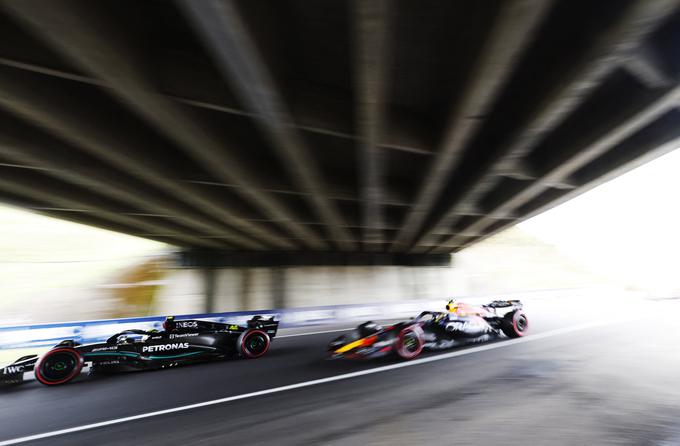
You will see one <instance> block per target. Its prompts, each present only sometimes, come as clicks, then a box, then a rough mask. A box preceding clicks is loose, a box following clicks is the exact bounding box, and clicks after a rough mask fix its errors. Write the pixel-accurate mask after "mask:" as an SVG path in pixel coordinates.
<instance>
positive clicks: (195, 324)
mask: <svg viewBox="0 0 680 446" xmlns="http://www.w3.org/2000/svg"><path fill="white" fill-rule="evenodd" d="M176 326H177V327H179V328H198V322H196V321H185V322H177V325H176Z"/></svg>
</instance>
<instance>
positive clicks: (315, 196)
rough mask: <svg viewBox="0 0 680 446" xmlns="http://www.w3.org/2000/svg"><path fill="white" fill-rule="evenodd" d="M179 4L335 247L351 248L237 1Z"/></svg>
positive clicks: (216, 0)
mask: <svg viewBox="0 0 680 446" xmlns="http://www.w3.org/2000/svg"><path fill="white" fill-rule="evenodd" d="M180 5H182V7H183V8H184V10H185V11H186V12H187V14H188V16H189V17H190V19H191V22H192V23H193V24H194V26H195V28H196V30H197V32H198V33H199V35H200V36H201V37H202V38H203V40H204V42H205V44H206V46H207V48H208V50H209V51H210V53H211V54H212V55H213V58H214V59H215V61H216V62H217V66H218V67H219V69H220V71H221V72H222V75H223V76H224V77H225V79H226V80H227V81H228V82H229V83H230V84H231V85H232V86H233V87H234V89H235V91H236V93H237V95H238V96H239V98H240V100H241V102H242V103H243V104H245V106H246V108H247V109H248V111H250V112H251V113H252V114H253V116H254V117H255V119H256V122H257V124H258V125H259V126H260V128H261V129H262V131H263V133H264V135H265V137H266V139H267V140H268V141H269V143H270V145H271V146H272V147H274V149H275V150H276V152H277V153H278V155H279V157H280V159H281V161H282V162H283V164H284V166H285V168H286V169H287V170H288V172H289V174H290V176H291V178H292V179H293V180H294V181H295V182H296V183H297V185H298V187H299V188H300V189H301V190H302V191H304V192H305V193H306V194H307V197H308V199H309V202H310V206H311V207H312V208H313V209H314V210H316V212H318V214H319V217H320V218H321V220H322V221H323V222H324V223H325V225H326V227H327V229H328V231H329V232H330V233H331V234H332V237H333V239H334V240H335V241H336V244H337V245H338V246H339V247H340V248H341V249H343V250H348V249H352V248H353V243H352V241H351V240H352V235H351V234H350V233H349V232H348V231H347V230H346V229H345V227H344V226H343V217H342V215H341V214H340V212H339V210H338V209H337V208H336V206H335V204H334V203H333V202H331V201H330V200H329V199H328V192H327V190H326V185H325V184H324V181H323V180H322V178H321V174H320V172H319V170H318V168H317V166H316V161H315V160H314V159H313V157H312V156H311V155H310V150H309V148H308V147H307V144H306V143H305V141H304V139H303V138H302V136H301V135H300V134H299V133H298V131H297V130H296V129H295V127H294V126H293V125H292V123H293V119H292V115H291V114H290V111H289V110H288V109H287V106H286V104H285V102H284V99H283V95H282V94H281V93H280V92H279V90H278V88H277V86H276V85H275V82H274V79H273V76H272V75H271V73H270V72H269V70H268V68H267V66H266V64H265V61H264V57H263V56H262V55H261V54H260V53H259V51H258V49H257V47H256V45H255V42H254V41H253V39H252V38H251V36H250V34H249V30H248V29H247V26H246V24H245V22H244V20H243V19H242V18H241V15H240V12H239V10H238V8H237V7H236V5H235V4H234V2H233V1H231V0H205V1H201V2H196V1H182V2H180Z"/></svg>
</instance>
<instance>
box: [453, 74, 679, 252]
mask: <svg viewBox="0 0 680 446" xmlns="http://www.w3.org/2000/svg"><path fill="white" fill-rule="evenodd" d="M678 104H680V86H676V87H674V88H671V89H668V90H666V91H665V92H664V93H662V94H658V95H656V97H655V99H654V100H651V101H649V103H647V104H646V105H645V106H643V107H640V108H639V109H636V110H635V111H630V112H629V113H628V117H627V118H625V119H623V120H620V121H619V122H617V123H616V124H614V125H612V124H611V123H607V124H606V125H607V126H609V127H610V129H609V130H607V131H602V132H599V134H601V135H602V136H600V137H599V138H597V139H595V140H594V141H592V142H590V143H589V144H587V145H586V146H584V147H582V148H581V149H579V150H577V151H576V152H575V153H573V154H572V155H570V156H568V157H566V158H565V159H562V160H560V161H559V162H555V167H553V168H552V169H550V170H549V171H548V172H546V173H545V174H543V175H542V176H541V177H540V178H538V179H537V180H536V181H535V182H532V183H530V184H529V185H528V186H527V187H525V188H524V189H522V190H521V191H519V192H518V193H517V194H515V195H513V196H512V197H510V198H508V199H507V200H505V201H503V203H501V204H499V205H498V206H496V207H495V208H494V209H493V210H492V211H491V212H490V213H489V215H493V214H497V213H500V214H505V213H512V212H514V211H516V210H517V209H518V208H519V207H520V206H522V205H524V204H526V203H528V202H529V201H531V200H532V199H533V198H536V197H537V196H539V195H540V194H541V193H543V192H545V190H546V187H547V186H548V185H554V184H562V183H565V182H567V181H568V180H567V179H568V178H569V176H570V175H572V174H573V173H574V172H576V171H577V170H578V169H579V168H581V167H582V166H584V165H586V164H588V163H589V162H590V161H592V160H594V159H595V158H597V157H599V156H601V155H603V154H604V153H606V152H607V151H608V150H610V149H612V148H613V147H615V146H616V145H618V144H620V143H622V142H623V141H625V139H626V138H628V137H630V136H631V135H633V134H635V132H637V131H639V130H641V129H642V128H644V127H646V126H647V125H650V124H651V123H652V122H654V121H655V120H657V119H659V118H660V117H661V116H662V115H664V114H665V113H668V112H669V111H670V110H672V109H675V108H677V107H678ZM492 224H494V221H493V219H492V218H491V217H490V216H483V217H481V218H480V219H478V220H477V221H475V222H474V223H472V224H470V225H468V226H467V227H466V228H464V229H463V230H462V231H461V234H462V233H480V234H484V231H485V230H486V229H487V228H489V227H490V226H491V225H492ZM464 239H465V237H464V236H462V235H460V234H459V235H455V236H453V237H451V238H449V239H448V240H446V241H445V242H444V245H449V246H451V245H452V246H463V242H464V241H465V240H464Z"/></svg>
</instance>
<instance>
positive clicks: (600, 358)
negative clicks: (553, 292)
mask: <svg viewBox="0 0 680 446" xmlns="http://www.w3.org/2000/svg"><path fill="white" fill-rule="evenodd" d="M678 310H680V302H652V301H636V302H624V303H623V304H622V302H600V303H596V304H593V303H584V302H567V301H566V300H565V301H564V302H562V301H559V300H551V301H549V302H534V303H530V304H529V305H527V312H528V315H529V317H530V320H531V324H532V325H531V335H530V336H527V337H526V338H523V339H521V340H520V342H515V341H498V342H495V343H491V344H484V345H481V346H472V347H466V348H463V349H457V350H450V351H447V352H444V353H436V354H428V355H425V356H424V357H423V358H424V359H425V360H424V361H415V362H408V363H399V362H397V361H393V360H384V361H372V362H341V361H325V360H324V359H323V356H324V355H323V353H324V347H325V345H326V344H327V343H328V341H330V340H331V339H332V338H333V337H335V336H337V335H338V334H339V332H331V333H315V334H310V333H311V332H315V331H319V330H322V331H325V330H330V329H339V328H342V327H316V328H310V329H306V330H297V331H289V332H287V333H285V335H286V337H281V338H279V339H277V340H276V341H275V342H274V343H273V345H272V348H271V350H270V352H269V353H268V355H267V356H266V357H264V358H261V359H258V360H238V361H229V362H220V363H209V364H202V365H195V366H191V367H184V368H177V369H170V370H164V371H158V372H144V373H130V374H123V375H114V376H103V377H92V378H90V379H81V380H79V381H77V382H74V383H72V384H69V385H66V386H61V387H55V388H46V387H44V386H42V385H40V384H38V383H37V382H30V383H26V384H24V385H22V386H19V387H14V388H10V389H7V388H5V389H1V390H0V402H1V404H0V445H4V444H30V445H33V444H49V445H52V446H54V445H79V444H98V445H127V444H142V445H164V446H166V445H169V444H170V445H175V444H191V445H213V444H214V445H228V444H256V445H259V444H263V445H264V444H277V445H306V444H330V445H394V444H417V443H424V444H429V445H458V444H460V445H473V444H474V445H487V444H488V445H498V444H504V445H515V444H517V445H520V444H522V445H523V444H533V445H586V444H588V445H590V444H592V445H600V444H603V445H607V444H612V445H656V446H668V445H679V444H680V385H679V383H680V347H679V345H680V343H679V342H678V341H680V324H678V323H677V322H675V320H676V319H677V316H676V314H677V313H678ZM282 334H283V333H282ZM347 374H352V375H349V376H347ZM282 387H283V388H282ZM253 393H254V394H253ZM251 394H253V395H251ZM189 405H197V406H198V407H187V406H189ZM157 411H164V412H163V413H160V414H156V413H155V412H157ZM127 417H133V419H128V420H123V419H124V418H127ZM109 422H111V423H112V424H106V423H109ZM93 424H94V425H95V426H91V425H93ZM83 428H85V429H84V430H79V429H83ZM65 429H66V430H69V431H68V432H66V433H61V434H59V435H55V432H58V431H61V430H65ZM45 433H46V434H47V436H45V437H44V438H39V439H35V440H31V437H32V436H34V435H39V434H45Z"/></svg>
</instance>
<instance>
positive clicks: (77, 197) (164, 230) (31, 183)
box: [0, 167, 224, 248]
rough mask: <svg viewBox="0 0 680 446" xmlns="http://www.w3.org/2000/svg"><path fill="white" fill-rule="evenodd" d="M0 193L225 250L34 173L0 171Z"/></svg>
mask: <svg viewBox="0 0 680 446" xmlns="http://www.w3.org/2000/svg"><path fill="white" fill-rule="evenodd" d="M0 190H2V191H4V192H9V193H11V194H13V195H16V196H20V197H25V198H29V199H31V200H36V201H38V202H42V203H50V204H51V205H52V206H57V207H59V208H61V209H65V210H68V211H73V212H78V213H85V214H92V215H94V216H95V217H96V218H97V219H99V220H102V221H110V222H112V223H114V224H120V225H125V226H126V227H129V228H135V229H136V230H137V231H138V232H140V233H145V232H146V233H150V234H158V235H162V236H163V237H165V238H166V240H174V244H176V245H178V246H193V245H196V244H198V245H201V246H204V247H207V248H219V247H224V245H223V244H222V243H220V242H219V241H216V240H202V239H200V238H198V237H195V236H190V235H185V234H184V233H183V232H182V231H181V230H178V229H177V228H176V227H173V226H172V225H171V224H165V223H163V222H162V221H160V222H158V221H156V222H154V221H152V220H149V219H145V218H142V217H135V216H131V215H126V214H124V213H121V212H120V210H119V209H116V208H115V207H114V208H113V209H112V208H110V206H115V203H111V204H110V205H107V204H106V203H105V200H103V199H102V198H101V197H99V196H97V195H96V194H92V193H89V194H88V193H83V192H79V191H77V190H74V189H73V188H68V187H66V186H64V185H61V184H60V183H58V182H55V181H51V180H50V179H49V178H47V177H43V176H41V175H39V174H37V173H35V171H34V172H29V171H26V170H23V169H12V168H7V167H5V168H0ZM48 191H51V192H48Z"/></svg>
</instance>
